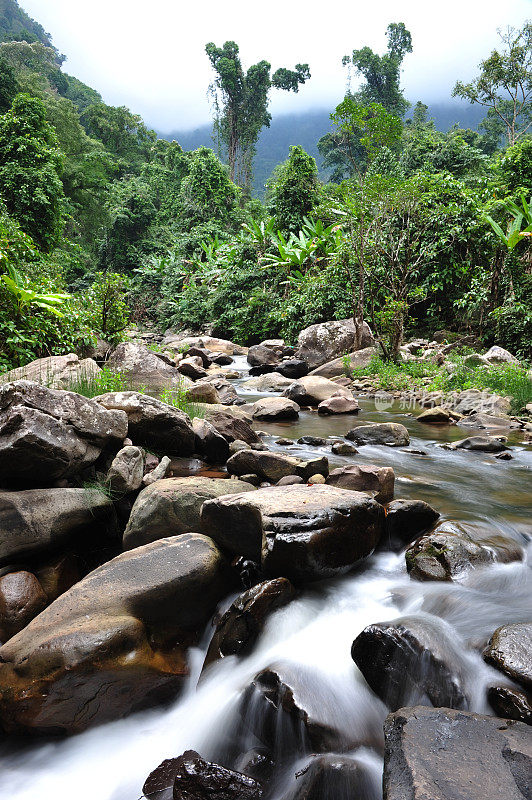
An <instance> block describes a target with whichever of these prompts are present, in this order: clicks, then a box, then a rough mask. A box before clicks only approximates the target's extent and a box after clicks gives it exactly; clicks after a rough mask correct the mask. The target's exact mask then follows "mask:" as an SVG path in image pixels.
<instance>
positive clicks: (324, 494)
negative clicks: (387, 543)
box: [201, 485, 384, 583]
mask: <svg viewBox="0 0 532 800" xmlns="http://www.w3.org/2000/svg"><path fill="white" fill-rule="evenodd" d="M201 516H202V523H203V526H204V528H203V530H205V531H208V533H209V535H210V536H212V538H213V539H214V540H215V541H216V542H218V543H219V544H220V546H221V547H224V548H226V549H227V550H229V551H230V552H231V553H233V554H235V555H243V556H245V557H246V558H250V559H252V560H254V561H258V562H261V563H262V567H263V569H264V573H265V574H266V575H269V576H272V577H276V576H284V577H286V578H288V579H290V580H292V581H294V582H296V583H299V582H305V581H312V580H320V579H322V578H326V577H332V576H333V575H336V574H341V573H345V572H348V571H349V570H350V569H351V568H352V567H353V566H354V565H355V564H356V563H358V562H359V561H360V560H362V559H363V558H365V557H366V556H368V555H370V554H371V553H372V552H373V550H374V549H375V547H376V545H377V543H378V541H379V539H380V537H381V534H382V530H383V525H384V509H383V508H382V506H380V505H379V503H377V502H376V501H375V500H373V499H372V498H370V497H368V495H367V494H363V493H361V492H352V491H347V490H345V489H338V488H336V487H333V486H323V485H314V486H272V487H271V488H268V489H259V490H258V491H257V492H251V493H249V494H246V495H239V494H236V495H231V496H227V497H222V498H218V499H216V500H209V501H207V502H206V503H205V504H204V506H203V509H202V515H201Z"/></svg>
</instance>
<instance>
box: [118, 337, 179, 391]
mask: <svg viewBox="0 0 532 800" xmlns="http://www.w3.org/2000/svg"><path fill="white" fill-rule="evenodd" d="M107 365H108V367H109V369H112V370H114V371H115V372H119V373H120V375H122V377H123V378H124V379H125V380H126V381H127V384H128V385H129V386H132V387H135V386H148V387H149V388H150V389H167V388H169V387H172V386H176V387H182V388H185V387H186V386H187V379H186V378H184V377H183V375H181V373H180V372H179V371H178V370H177V369H176V368H175V367H173V366H171V365H170V364H168V363H167V362H166V361H165V360H164V359H163V358H161V357H160V354H159V353H154V352H153V350H149V349H148V348H147V347H146V346H145V345H143V344H139V343H137V342H121V343H120V344H119V345H118V346H117V347H116V348H115V349H114V350H113V352H112V353H111V356H110V358H109V361H108V362H107ZM189 385H190V384H189Z"/></svg>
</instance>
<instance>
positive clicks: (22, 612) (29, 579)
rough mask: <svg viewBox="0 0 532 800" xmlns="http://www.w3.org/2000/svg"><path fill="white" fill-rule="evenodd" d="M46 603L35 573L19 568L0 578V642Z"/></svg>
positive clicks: (10, 635) (46, 599)
mask: <svg viewBox="0 0 532 800" xmlns="http://www.w3.org/2000/svg"><path fill="white" fill-rule="evenodd" d="M47 605H48V598H47V596H46V594H45V593H44V591H43V588H42V586H41V584H40V583H39V581H38V580H37V578H36V577H35V575H33V574H32V573H31V572H26V571H24V570H20V571H18V572H9V573H8V574H7V575H2V577H1V578H0V642H6V641H7V640H8V639H10V638H11V637H12V636H14V635H15V634H16V633H18V632H19V631H21V630H22V629H23V628H25V627H26V625H27V624H28V623H29V622H31V620H32V619H33V618H34V617H36V616H37V614H39V613H40V612H41V611H42V610H43V608H46V606H47Z"/></svg>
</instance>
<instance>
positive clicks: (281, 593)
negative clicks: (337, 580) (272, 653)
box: [203, 578, 296, 669]
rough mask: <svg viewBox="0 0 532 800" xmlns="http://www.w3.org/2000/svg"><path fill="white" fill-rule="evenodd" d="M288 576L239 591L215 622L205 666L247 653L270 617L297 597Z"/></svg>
mask: <svg viewBox="0 0 532 800" xmlns="http://www.w3.org/2000/svg"><path fill="white" fill-rule="evenodd" d="M295 593H296V592H295V589H294V587H293V586H292V584H291V583H290V581H288V580H286V578H274V579H273V580H271V581H264V582H263V583H259V584H258V585H257V586H254V587H253V588H252V589H249V590H248V591H247V592H244V593H243V594H241V595H239V596H238V597H237V598H236V600H234V601H233V603H232V604H231V605H230V607H229V608H228V610H227V611H226V612H225V614H224V615H223V616H222V617H221V619H220V621H219V622H218V624H217V625H216V630H215V632H214V635H213V637H212V639H211V643H210V644H209V649H208V650H207V655H206V657H205V663H204V665H203V668H204V669H205V667H207V666H209V664H212V663H213V662H214V661H217V660H218V659H220V658H225V656H234V655H243V654H245V653H248V652H249V651H250V649H251V648H252V647H253V645H254V644H255V642H256V641H257V639H258V637H259V635H260V633H261V632H262V630H263V628H264V626H265V624H266V622H267V619H268V617H269V616H270V614H272V613H273V612H274V611H276V610H277V609H278V608H282V606H285V605H287V603H289V602H290V601H291V600H292V599H293V598H294V597H295Z"/></svg>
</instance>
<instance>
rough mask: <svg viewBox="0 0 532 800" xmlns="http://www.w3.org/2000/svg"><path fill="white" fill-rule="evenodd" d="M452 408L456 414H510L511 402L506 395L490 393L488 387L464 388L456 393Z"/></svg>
mask: <svg viewBox="0 0 532 800" xmlns="http://www.w3.org/2000/svg"><path fill="white" fill-rule="evenodd" d="M453 409H454V411H456V412H457V413H458V414H465V415H469V414H494V415H496V416H498V415H504V414H510V413H511V410H512V404H511V401H510V399H509V398H508V397H501V396H500V395H498V394H492V393H491V392H490V391H489V390H488V389H485V390H484V391H482V392H481V391H480V389H465V390H464V391H463V392H459V393H458V395H456V397H455V400H454V403H453Z"/></svg>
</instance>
